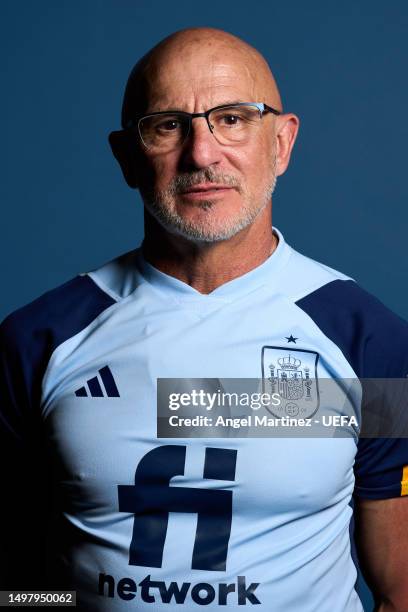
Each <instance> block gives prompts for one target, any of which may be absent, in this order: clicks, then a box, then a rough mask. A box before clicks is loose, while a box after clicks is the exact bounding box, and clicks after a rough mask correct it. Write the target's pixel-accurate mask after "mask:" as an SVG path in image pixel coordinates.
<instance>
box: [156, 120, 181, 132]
mask: <svg viewBox="0 0 408 612" xmlns="http://www.w3.org/2000/svg"><path fill="white" fill-rule="evenodd" d="M156 129H158V130H160V131H162V132H173V131H174V130H178V129H180V121H177V119H168V120H167V121H162V122H161V123H159V124H158V125H157V126H156Z"/></svg>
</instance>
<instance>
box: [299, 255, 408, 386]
mask: <svg viewBox="0 0 408 612" xmlns="http://www.w3.org/2000/svg"><path fill="white" fill-rule="evenodd" d="M290 265H291V268H290V267H289V269H288V274H289V276H290V275H291V274H292V275H293V277H296V278H297V279H299V282H298V283H297V288H296V291H295V290H294V291H293V299H294V302H295V303H296V305H297V306H298V307H299V308H301V309H302V310H303V311H304V312H305V313H306V314H307V315H308V316H309V317H310V318H311V319H312V320H313V321H314V323H315V324H316V325H317V326H318V327H319V328H320V330H321V331H322V332H323V333H324V334H325V335H326V336H327V337H329V338H330V339H331V340H333V341H334V342H335V344H336V345H337V346H339V347H340V348H341V349H342V351H343V353H344V354H345V355H346V356H347V358H348V361H349V362H350V363H351V364H352V366H353V368H354V370H355V371H357V372H358V373H359V375H360V376H361V375H363V373H364V375H365V376H371V377H378V376H380V377H381V376H384V377H389V376H395V377H398V376H400V375H401V372H402V371H404V372H405V370H407V368H408V323H407V322H406V321H405V320H404V319H402V318H401V317H399V316H398V315H397V314H395V313H394V312H393V311H392V310H391V309H390V308H388V307H387V306H386V305H385V304H383V303H382V302H381V301H380V300H379V299H378V298H377V297H375V296H374V295H373V294H372V293H370V292H369V291H367V290H366V289H364V288H363V287H361V286H360V285H359V284H358V283H357V282H356V281H355V280H354V279H352V278H351V277H349V276H346V275H344V274H342V273H341V272H338V271H337V270H335V269H333V268H330V267H328V266H325V265H323V264H321V263H319V262H317V261H314V260H312V259H310V258H308V257H305V256H303V255H301V254H299V253H297V252H295V251H294V252H293V256H292V257H291V263H290ZM295 294H296V295H295ZM393 356H394V357H395V359H394V358H393ZM384 364H388V365H387V367H386V368H385V367H384ZM401 368H402V369H401Z"/></svg>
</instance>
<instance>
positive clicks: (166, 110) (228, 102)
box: [146, 100, 253, 115]
mask: <svg viewBox="0 0 408 612" xmlns="http://www.w3.org/2000/svg"><path fill="white" fill-rule="evenodd" d="M243 102H246V103H250V102H253V100H226V101H224V102H219V103H218V104H215V105H214V106H211V107H210V108H209V109H206V110H211V109H212V108H218V107H219V106H234V105H235V104H242V103H243ZM153 113H187V114H190V113H188V111H185V110H183V109H181V108H175V107H174V106H173V107H170V108H160V107H159V108H155V109H154V110H148V111H146V115H150V114H153ZM193 114H194V113H193Z"/></svg>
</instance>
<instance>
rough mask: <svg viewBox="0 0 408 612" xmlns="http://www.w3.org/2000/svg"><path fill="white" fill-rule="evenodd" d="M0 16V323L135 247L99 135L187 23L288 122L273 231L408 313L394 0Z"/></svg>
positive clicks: (68, 4)
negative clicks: (296, 129) (233, 47)
mask: <svg viewBox="0 0 408 612" xmlns="http://www.w3.org/2000/svg"><path fill="white" fill-rule="evenodd" d="M0 12H1V16H0V23H1V25H0V32H1V45H2V46H3V50H2V54H1V58H2V63H3V71H2V73H3V80H2V81H3V82H2V85H3V87H2V95H1V105H2V110H1V113H0V121H1V135H2V139H1V140H2V147H1V167H2V170H3V172H2V180H1V182H0V189H1V193H0V195H1V202H2V216H1V219H2V230H3V231H2V240H1V243H0V249H1V257H2V285H3V295H2V300H1V303H0V318H3V316H5V315H6V314H7V313H8V312H10V311H11V310H13V309H15V308H16V307H18V306H19V305H22V304H23V303H26V302H28V301H30V300H31V299H33V298H34V297H35V296H37V295H38V294H40V293H41V292H44V291H45V290H47V289H49V288H51V287H53V286H55V285H58V284H60V283H62V282H63V281H64V280H67V279H69V278H70V277H72V276H73V275H75V274H76V273H78V272H81V271H85V270H88V269H90V268H92V267H95V266H97V265H99V264H100V263H102V262H104V261H106V260H108V259H110V258H113V257H114V256H115V255H117V254H118V253H120V252H124V251H127V250H129V249H131V248H133V247H134V246H135V245H137V244H138V243H139V242H140V240H141V237H142V206H141V202H140V199H139V197H138V195H137V194H136V193H135V192H133V191H130V190H129V189H128V188H127V187H126V186H125V184H124V182H123V180H122V177H121V175H120V171H119V168H118V167H117V165H116V163H115V162H114V160H113V158H112V157H111V153H110V150H109V147H108V143H107V135H108V132H109V131H110V130H111V129H113V128H117V127H118V126H119V117H120V105H121V100H122V93H123V88H124V85H125V82H126V78H127V75H128V72H129V70H130V68H131V66H132V65H133V64H134V63H135V61H136V60H137V59H138V58H139V57H140V56H141V55H142V54H143V53H145V52H146V50H147V49H148V48H150V47H151V46H152V45H153V44H154V43H156V42H157V41H158V40H159V39H161V38H162V37H164V36H165V35H167V34H169V33H170V32H172V31H174V30H177V29H179V28H183V27H187V26H191V25H210V26H214V27H219V28H222V29H225V30H228V31H231V32H233V33H234V34H237V35H238V36H241V37H242V38H244V39H245V40H247V41H248V42H250V43H252V44H253V45H255V46H256V47H257V48H258V49H259V50H260V51H261V52H262V53H263V54H264V55H265V56H266V58H267V59H268V60H269V62H270V64H271V66H272V69H273V71H274V73H275V75H276V77H277V81H278V83H279V85H280V88H281V92H282V95H283V102H284V107H285V109H287V110H291V111H293V112H296V113H297V114H298V115H299V116H300V118H301V131H300V136H299V140H298V143H297V146H296V149H295V152H294V157H293V161H292V164H291V166H290V168H289V170H288V172H287V174H286V175H285V176H284V177H282V178H281V179H280V180H279V181H278V187H277V191H276V193H275V195H274V224H275V225H277V227H279V228H280V229H281V230H282V231H283V233H284V235H285V237H286V239H287V240H288V242H289V243H290V244H291V245H293V246H294V247H295V248H297V249H298V250H300V251H301V252H303V253H305V254H307V255H309V256H311V257H313V258H315V259H317V260H320V261H323V262H324V263H326V264H328V265H330V266H332V267H334V268H337V269H340V270H341V271H343V272H345V273H347V274H349V275H350V276H352V277H354V278H355V279H356V280H358V281H359V282H360V284H361V285H362V286H363V287H365V288H366V289H368V290H369V291H371V292H372V293H374V294H376V295H377V296H378V297H379V298H380V299H381V300H382V301H383V302H385V303H386V304H387V305H388V306H390V307H391V308H392V309H393V310H395V311H396V312H397V313H399V314H400V315H402V316H403V317H405V318H408V292H407V290H406V280H405V279H406V273H407V269H408V261H407V258H406V256H405V250H406V243H407V238H406V234H405V231H406V225H407V220H408V212H407V206H406V200H407V195H406V194H407V188H406V177H407V170H406V160H407V156H406V153H405V148H406V143H407V142H408V128H407V120H406V116H407V114H406V109H407V108H408V82H407V78H406V75H407V73H408V37H407V35H406V32H407V26H408V3H407V2H405V1H404V0H400V1H398V0H393V1H392V2H389V3H385V2H383V1H379V0H361V1H359V2H353V1H352V0H348V1H346V2H343V3H340V2H338V0H336V1H334V0H324V1H323V0H321V1H319V0H316V1H315V2H313V3H309V2H305V1H304V0H286V1H285V2H284V3H272V2H267V1H258V2H248V1H247V0H246V1H240V0H235V1H234V0H228V1H225V2H222V1H221V0H216V1H215V0H207V1H206V2H200V3H194V2H191V0H189V1H184V0H181V1H177V2H169V1H165V0H155V1H154V2H152V1H151V0H149V1H146V0H81V1H77V2H73V1H72V0H69V1H65V0H59V1H58V2H55V0H36V1H35V2H32V1H30V0H25V1H21V0H3V1H2V2H1V6H0ZM339 580H341V576H339ZM365 600H366V602H367V604H366V605H367V609H370V604H369V597H368V595H365Z"/></svg>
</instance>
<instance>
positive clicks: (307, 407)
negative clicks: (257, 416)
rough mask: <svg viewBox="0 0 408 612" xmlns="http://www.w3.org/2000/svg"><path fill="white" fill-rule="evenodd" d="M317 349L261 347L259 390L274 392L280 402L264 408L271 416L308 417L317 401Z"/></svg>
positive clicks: (313, 412)
mask: <svg viewBox="0 0 408 612" xmlns="http://www.w3.org/2000/svg"><path fill="white" fill-rule="evenodd" d="M318 361H319V353H317V352H316V351H306V350H301V349H296V348H290V349H289V348H287V347H282V346H264V347H262V390H263V392H264V393H269V394H270V395H273V394H275V393H278V394H279V396H280V398H281V403H280V404H279V405H278V406H274V405H271V406H270V407H267V410H268V411H269V412H271V413H272V414H273V416H275V417H278V418H279V417H284V416H289V417H294V418H299V419H303V418H310V417H311V416H313V415H314V414H315V413H316V412H317V410H318V408H319V403H320V397H319V381H318V378H317V363H318Z"/></svg>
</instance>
